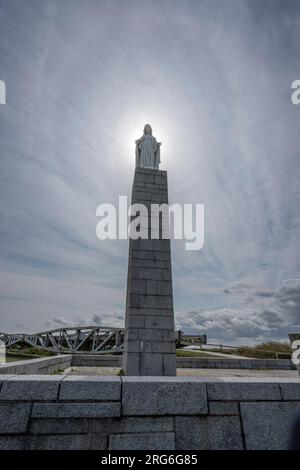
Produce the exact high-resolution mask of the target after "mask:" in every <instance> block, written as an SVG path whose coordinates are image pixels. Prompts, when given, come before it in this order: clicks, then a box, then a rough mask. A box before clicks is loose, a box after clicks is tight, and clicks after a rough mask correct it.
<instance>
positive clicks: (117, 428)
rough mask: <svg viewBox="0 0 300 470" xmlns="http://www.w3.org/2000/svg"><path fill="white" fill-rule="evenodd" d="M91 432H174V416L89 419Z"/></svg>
mask: <svg viewBox="0 0 300 470" xmlns="http://www.w3.org/2000/svg"><path fill="white" fill-rule="evenodd" d="M88 426H89V432H92V433H99V434H121V433H150V432H174V417H172V416H155V417H152V416H142V417H141V416H134V417H122V418H102V419H90V420H88Z"/></svg>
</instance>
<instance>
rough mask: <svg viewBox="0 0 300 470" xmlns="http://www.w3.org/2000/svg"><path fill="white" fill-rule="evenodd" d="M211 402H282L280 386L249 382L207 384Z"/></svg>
mask: <svg viewBox="0 0 300 470" xmlns="http://www.w3.org/2000/svg"><path fill="white" fill-rule="evenodd" d="M207 394H208V399H209V400H210V401H214V400H216V401H218V400H221V401H222V400H223V401H227V400H230V401H245V400H247V401H249V400H255V401H257V400H280V399H281V394H280V389H279V385H278V384H276V383H262V382H257V383H253V382H250V381H247V382H228V381H226V382H225V381H224V382H215V383H208V384H207Z"/></svg>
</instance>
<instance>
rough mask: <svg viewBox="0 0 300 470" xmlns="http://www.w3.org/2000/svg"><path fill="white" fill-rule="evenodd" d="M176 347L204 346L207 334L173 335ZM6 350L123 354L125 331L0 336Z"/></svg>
mask: <svg viewBox="0 0 300 470" xmlns="http://www.w3.org/2000/svg"><path fill="white" fill-rule="evenodd" d="M175 339H176V346H177V347H181V346H187V345H191V344H206V341H207V340H206V335H184V333H183V332H182V331H181V330H178V331H176V332H175ZM1 341H2V342H3V343H4V344H5V347H6V349H9V348H12V347H15V346H17V345H24V344H27V345H29V346H32V347H34V348H38V349H43V350H46V351H52V352H56V353H72V354H74V353H91V354H97V353H101V354H103V353H109V352H122V351H123V347H124V329H123V328H111V327H104V326H85V327H70V328H58V329H56V330H48V331H43V332H41V333H35V334H25V333H20V334H8V333H0V342H1Z"/></svg>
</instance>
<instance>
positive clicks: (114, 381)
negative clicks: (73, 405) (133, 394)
mask: <svg viewBox="0 0 300 470" xmlns="http://www.w3.org/2000/svg"><path fill="white" fill-rule="evenodd" d="M59 399H60V400H68V401H70V400H104V401H107V400H110V401H112V400H120V399H121V380H120V377H103V376H93V377H91V376H90V377H87V376H80V377H78V376H68V377H67V378H66V379H64V380H63V381H62V383H61V387H60V392H59Z"/></svg>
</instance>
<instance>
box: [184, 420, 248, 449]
mask: <svg viewBox="0 0 300 470" xmlns="http://www.w3.org/2000/svg"><path fill="white" fill-rule="evenodd" d="M175 431H176V449H177V451H178V450H242V449H243V440H242V432H241V425H240V420H239V417H237V416H222V417H221V416H204V417H201V416H199V417H198V416H197V417H195V416H176V418H175Z"/></svg>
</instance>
